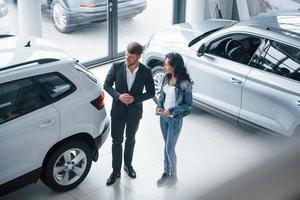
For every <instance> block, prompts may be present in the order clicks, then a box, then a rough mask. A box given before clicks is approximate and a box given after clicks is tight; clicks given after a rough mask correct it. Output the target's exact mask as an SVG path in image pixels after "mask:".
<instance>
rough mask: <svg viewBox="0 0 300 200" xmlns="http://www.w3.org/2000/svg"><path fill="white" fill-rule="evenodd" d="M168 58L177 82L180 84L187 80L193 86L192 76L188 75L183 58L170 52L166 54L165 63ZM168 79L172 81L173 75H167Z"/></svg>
mask: <svg viewBox="0 0 300 200" xmlns="http://www.w3.org/2000/svg"><path fill="white" fill-rule="evenodd" d="M167 58H168V59H169V64H170V65H171V66H172V67H173V68H174V74H175V76H176V79H177V81H176V82H177V83H180V82H181V81H182V80H187V81H189V82H190V83H191V84H193V82H192V80H191V78H190V75H189V74H188V72H187V69H186V67H185V66H184V61H183V58H182V56H181V55H180V54H179V53H176V52H170V53H168V54H166V56H165V61H166V59H167ZM167 77H168V78H169V79H170V78H171V74H167Z"/></svg>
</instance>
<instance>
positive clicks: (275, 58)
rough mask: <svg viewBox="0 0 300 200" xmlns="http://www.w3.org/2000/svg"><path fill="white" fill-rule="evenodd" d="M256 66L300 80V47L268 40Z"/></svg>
mask: <svg viewBox="0 0 300 200" xmlns="http://www.w3.org/2000/svg"><path fill="white" fill-rule="evenodd" d="M254 67H256V68H258V69H261V70H264V71H267V72H270V73H274V74H277V75H280V76H284V77H287V78H291V79H293V80H296V81H300V49H298V48H296V47H292V46H290V45H286V44H282V43H279V42H276V41H268V42H267V43H266V46H265V47H264V49H263V51H262V54H261V56H260V57H259V59H258V61H257V62H256V65H255V66H254Z"/></svg>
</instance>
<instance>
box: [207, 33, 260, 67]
mask: <svg viewBox="0 0 300 200" xmlns="http://www.w3.org/2000/svg"><path fill="white" fill-rule="evenodd" d="M260 44H261V39H260V38H258V37H256V36H251V35H247V34H232V35H228V36H225V37H222V38H221V39H218V40H216V41H214V42H212V43H211V44H210V45H209V48H208V52H207V53H209V54H213V55H216V56H220V57H222V58H226V59H229V60H232V61H235V62H239V63H243V64H246V65H247V64H248V63H249V61H250V59H251V58H252V56H253V54H254V53H255V51H256V50H257V48H258V47H259V45H260Z"/></svg>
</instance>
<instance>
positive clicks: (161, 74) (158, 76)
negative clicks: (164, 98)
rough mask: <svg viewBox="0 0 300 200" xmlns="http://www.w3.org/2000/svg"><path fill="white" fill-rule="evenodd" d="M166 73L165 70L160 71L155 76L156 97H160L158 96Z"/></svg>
mask: <svg viewBox="0 0 300 200" xmlns="http://www.w3.org/2000/svg"><path fill="white" fill-rule="evenodd" d="M164 75H165V73H164V72H158V73H156V74H155V75H154V76H153V80H154V87H155V97H156V99H158V97H159V95H160V89H161V84H162V81H163V77H164Z"/></svg>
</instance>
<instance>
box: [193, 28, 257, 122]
mask: <svg viewBox="0 0 300 200" xmlns="http://www.w3.org/2000/svg"><path fill="white" fill-rule="evenodd" d="M249 37H250V36H249V35H245V34H230V35H227V36H222V37H221V38H218V39H216V40H214V41H212V42H210V44H209V45H208V47H207V50H206V51H205V53H204V54H203V55H202V56H198V55H197V52H195V53H194V55H192V56H191V58H190V61H189V63H188V66H189V71H190V74H191V76H192V79H193V81H194V83H195V84H194V88H193V94H194V100H195V102H196V103H199V104H200V105H201V106H202V107H207V108H208V109H214V111H216V112H218V113H221V114H225V115H227V117H231V118H233V119H237V117H238V114H239V111H240V107H241V94H242V88H243V85H244V82H245V80H246V77H247V75H248V73H249V72H250V70H251V68H250V67H249V66H247V62H248V61H249V60H250V57H251V55H248V54H247V57H242V55H244V54H245V53H246V52H245V51H246V50H247V49H249V48H248V46H247V45H248V44H246V43H245V41H246V39H247V38H249ZM250 53H252V54H253V52H249V54H250Z"/></svg>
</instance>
